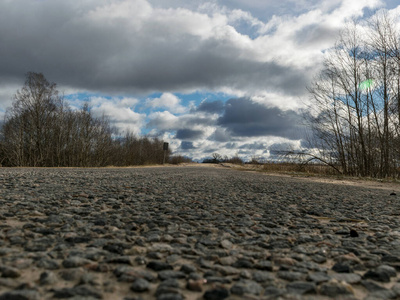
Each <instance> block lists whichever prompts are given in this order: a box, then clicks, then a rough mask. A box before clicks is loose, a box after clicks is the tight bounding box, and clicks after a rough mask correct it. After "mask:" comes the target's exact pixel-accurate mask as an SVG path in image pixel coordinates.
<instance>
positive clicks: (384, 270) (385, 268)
mask: <svg viewBox="0 0 400 300" xmlns="http://www.w3.org/2000/svg"><path fill="white" fill-rule="evenodd" d="M376 270H377V271H379V272H381V273H386V274H387V275H388V276H389V277H396V276H397V271H396V269H395V268H393V267H391V266H388V265H380V266H379V267H377V268H376Z"/></svg>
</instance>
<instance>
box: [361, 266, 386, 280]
mask: <svg viewBox="0 0 400 300" xmlns="http://www.w3.org/2000/svg"><path fill="white" fill-rule="evenodd" d="M363 279H372V280H375V281H379V282H390V276H389V274H388V273H387V272H386V271H385V270H383V269H378V268H377V269H375V270H368V271H367V272H366V273H365V274H364V275H363Z"/></svg>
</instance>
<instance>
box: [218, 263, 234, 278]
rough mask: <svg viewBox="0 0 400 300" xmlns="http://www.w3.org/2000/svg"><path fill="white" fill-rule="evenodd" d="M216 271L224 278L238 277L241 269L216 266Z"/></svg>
mask: <svg viewBox="0 0 400 300" xmlns="http://www.w3.org/2000/svg"><path fill="white" fill-rule="evenodd" d="M214 269H215V270H216V271H218V272H219V273H221V274H222V275H224V276H229V275H237V274H239V273H240V271H239V269H236V268H234V267H230V266H219V265H215V266H214Z"/></svg>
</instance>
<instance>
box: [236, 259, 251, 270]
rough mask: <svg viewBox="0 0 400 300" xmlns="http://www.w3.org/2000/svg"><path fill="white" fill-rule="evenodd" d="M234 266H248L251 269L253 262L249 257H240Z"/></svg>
mask: <svg viewBox="0 0 400 300" xmlns="http://www.w3.org/2000/svg"><path fill="white" fill-rule="evenodd" d="M232 267H234V268H246V269H251V268H253V263H252V262H251V261H250V260H248V259H243V258H242V259H238V260H237V261H236V262H234V263H233V264H232Z"/></svg>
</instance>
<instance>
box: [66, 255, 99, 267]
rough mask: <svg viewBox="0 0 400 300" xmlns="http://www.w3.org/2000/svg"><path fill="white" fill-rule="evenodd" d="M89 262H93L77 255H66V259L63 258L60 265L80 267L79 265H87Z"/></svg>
mask: <svg viewBox="0 0 400 300" xmlns="http://www.w3.org/2000/svg"><path fill="white" fill-rule="evenodd" d="M91 263H93V262H92V261H91V260H88V259H86V258H83V257H79V256H72V257H68V258H67V259H65V260H64V261H63V262H62V265H63V266H64V268H76V267H81V266H84V265H88V264H91Z"/></svg>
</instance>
